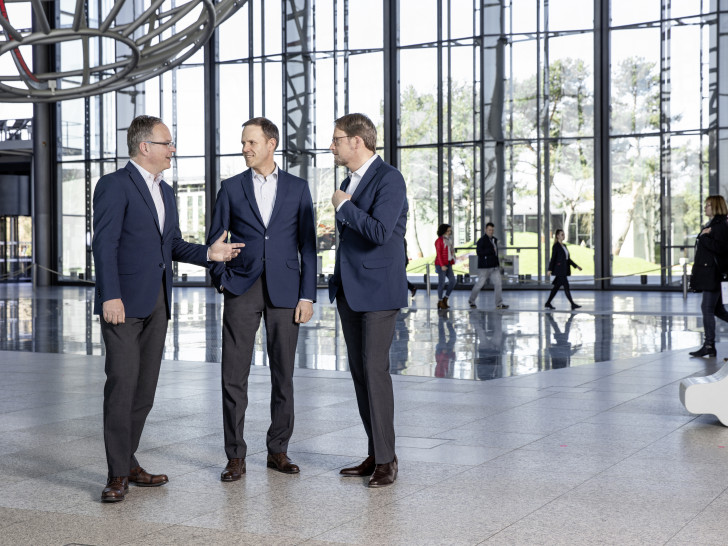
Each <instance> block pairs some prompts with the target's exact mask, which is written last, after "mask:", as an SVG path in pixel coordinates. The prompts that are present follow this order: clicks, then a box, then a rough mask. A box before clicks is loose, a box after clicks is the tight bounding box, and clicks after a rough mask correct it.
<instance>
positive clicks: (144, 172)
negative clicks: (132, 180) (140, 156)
mask: <svg viewBox="0 0 728 546" xmlns="http://www.w3.org/2000/svg"><path fill="white" fill-rule="evenodd" d="M129 161H130V162H131V164H132V165H134V166H135V167H136V168H137V170H138V171H139V173H140V174H141V175H142V178H144V180H152V181H153V182H160V181H161V180H162V178H163V172H164V171H162V172H161V173H157V174H152V173H150V172H149V171H148V170H146V169H145V168H144V167H142V166H141V165H139V163H137V162H136V161H134V160H133V159H129Z"/></svg>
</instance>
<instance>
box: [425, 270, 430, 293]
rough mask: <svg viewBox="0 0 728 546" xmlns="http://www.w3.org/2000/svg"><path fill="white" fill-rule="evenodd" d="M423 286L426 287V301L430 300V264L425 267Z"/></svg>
mask: <svg viewBox="0 0 728 546" xmlns="http://www.w3.org/2000/svg"><path fill="white" fill-rule="evenodd" d="M425 288H426V289H427V301H430V264H427V265H426V267H425Z"/></svg>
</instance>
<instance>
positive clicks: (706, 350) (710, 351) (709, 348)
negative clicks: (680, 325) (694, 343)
mask: <svg viewBox="0 0 728 546" xmlns="http://www.w3.org/2000/svg"><path fill="white" fill-rule="evenodd" d="M717 354H718V353H717V352H716V350H715V346H713V345H707V344H706V345H703V346H702V347H701V348H700V349H698V350H697V351H693V352H692V353H690V356H716V355H717Z"/></svg>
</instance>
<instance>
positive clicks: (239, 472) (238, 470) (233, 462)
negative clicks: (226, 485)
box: [220, 459, 245, 482]
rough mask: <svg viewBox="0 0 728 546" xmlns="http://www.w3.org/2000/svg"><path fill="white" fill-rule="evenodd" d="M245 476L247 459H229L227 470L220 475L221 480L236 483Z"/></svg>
mask: <svg viewBox="0 0 728 546" xmlns="http://www.w3.org/2000/svg"><path fill="white" fill-rule="evenodd" d="M243 474H245V459H228V464H227V466H226V467H225V470H223V471H222V473H221V474H220V480H221V481H223V482H234V481H237V480H239V479H240V478H242V477H243Z"/></svg>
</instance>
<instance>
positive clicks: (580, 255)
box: [407, 233, 677, 276]
mask: <svg viewBox="0 0 728 546" xmlns="http://www.w3.org/2000/svg"><path fill="white" fill-rule="evenodd" d="M537 244H538V235H537V234H536V233H516V234H514V237H513V245H512V246H513V247H514V248H515V247H535V246H536V245H537ZM552 244H553V241H552V240H549V241H548V248H549V252H550V248H551V245H552ZM464 246H471V245H468V244H466V245H464ZM472 246H475V245H472ZM567 247H568V249H569V254H570V255H571V259H572V260H573V261H574V262H576V263H577V264H579V265H580V266H581V267H582V269H583V271H578V274H579V275H594V250H593V249H591V248H587V247H583V246H579V245H569V244H567ZM468 253H471V254H475V249H474V248H473V249H472V250H471V251H460V252H458V256H457V261H456V263H455V273H456V274H459V273H462V274H465V273H468V258H467V255H468ZM508 254H509V255H511V254H515V255H518V256H519V273H520V274H521V275H527V274H530V275H534V276H535V275H538V256H537V251H536V250H522V251H521V252H517V251H516V250H509V251H508ZM428 263H429V264H430V273H431V274H433V275H434V274H435V266H434V263H435V252H434V244H433V253H432V254H430V255H429V256H425V257H423V258H417V259H415V260H411V261H410V265H409V267H408V268H407V272H408V273H410V274H417V273H424V271H425V265H426V264H428ZM547 266H548V263H545V264H542V267H543V272H544V273H545V272H546V267H547ZM658 268H659V265H655V264H653V263H651V262H648V261H647V260H643V259H641V258H623V257H621V256H615V257H614V274H615V275H620V276H621V275H634V274H647V275H659V274H660V271H659V269H658ZM675 271H677V268H676V269H675ZM648 272H649V273H648Z"/></svg>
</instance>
